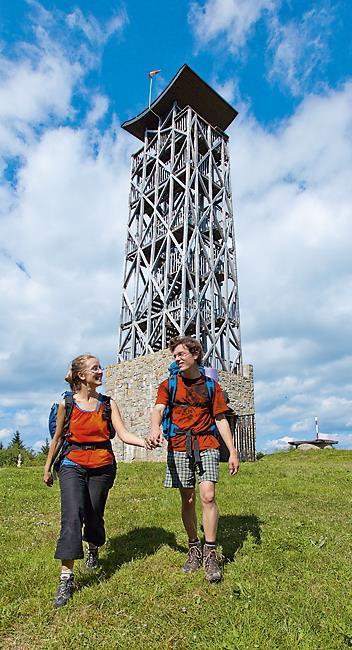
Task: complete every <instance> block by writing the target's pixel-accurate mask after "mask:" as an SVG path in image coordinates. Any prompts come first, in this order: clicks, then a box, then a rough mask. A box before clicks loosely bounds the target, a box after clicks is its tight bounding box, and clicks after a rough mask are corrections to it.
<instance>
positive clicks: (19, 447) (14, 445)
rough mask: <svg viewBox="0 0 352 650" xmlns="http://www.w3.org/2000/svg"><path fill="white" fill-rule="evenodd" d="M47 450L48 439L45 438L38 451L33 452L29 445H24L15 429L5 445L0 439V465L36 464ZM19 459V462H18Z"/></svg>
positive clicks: (43, 459) (43, 458)
mask: <svg viewBox="0 0 352 650" xmlns="http://www.w3.org/2000/svg"><path fill="white" fill-rule="evenodd" d="M48 451H49V440H48V438H46V439H45V444H44V445H42V446H41V449H40V451H39V452H35V451H34V450H33V449H31V448H30V447H26V445H25V444H24V441H23V440H22V438H21V434H20V432H19V431H16V432H15V433H14V434H13V436H12V439H11V440H10V442H9V444H8V445H7V447H5V446H4V444H3V443H2V442H1V441H0V467H6V466H9V465H17V464H18V463H19V464H20V465H37V464H41V463H42V462H44V461H45V458H46V456H47V453H48ZM19 461H20V462H19Z"/></svg>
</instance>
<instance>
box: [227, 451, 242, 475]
mask: <svg viewBox="0 0 352 650" xmlns="http://www.w3.org/2000/svg"><path fill="white" fill-rule="evenodd" d="M239 468H240V461H239V458H238V455H237V453H236V452H235V453H232V454H230V458H229V474H230V476H234V475H235V474H237V472H238V470H239Z"/></svg>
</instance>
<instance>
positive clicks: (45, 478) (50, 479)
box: [43, 469, 54, 487]
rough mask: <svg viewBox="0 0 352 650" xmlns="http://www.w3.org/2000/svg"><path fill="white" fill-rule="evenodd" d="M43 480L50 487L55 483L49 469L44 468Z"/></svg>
mask: <svg viewBox="0 0 352 650" xmlns="http://www.w3.org/2000/svg"><path fill="white" fill-rule="evenodd" d="M43 481H44V483H45V484H46V485H47V486H48V487H52V485H53V483H54V479H53V475H52V473H51V472H50V471H49V470H47V469H45V470H44V476H43Z"/></svg>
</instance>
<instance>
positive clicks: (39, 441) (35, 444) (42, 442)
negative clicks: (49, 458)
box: [32, 440, 46, 451]
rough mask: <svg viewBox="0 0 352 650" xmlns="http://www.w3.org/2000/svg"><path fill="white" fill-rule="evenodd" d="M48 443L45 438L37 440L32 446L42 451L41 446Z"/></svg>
mask: <svg viewBox="0 0 352 650" xmlns="http://www.w3.org/2000/svg"><path fill="white" fill-rule="evenodd" d="M45 444H46V441H45V440H37V441H36V442H35V443H34V445H33V446H32V447H33V449H34V451H41V448H42V447H43V446H44V445H45Z"/></svg>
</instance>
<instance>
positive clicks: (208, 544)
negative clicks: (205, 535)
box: [204, 539, 216, 548]
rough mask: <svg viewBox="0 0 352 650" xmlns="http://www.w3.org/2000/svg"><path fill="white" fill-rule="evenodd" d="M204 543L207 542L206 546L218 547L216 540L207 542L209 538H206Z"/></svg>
mask: <svg viewBox="0 0 352 650" xmlns="http://www.w3.org/2000/svg"><path fill="white" fill-rule="evenodd" d="M204 544H205V546H207V547H208V548H216V542H207V540H206V539H205V540H204Z"/></svg>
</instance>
